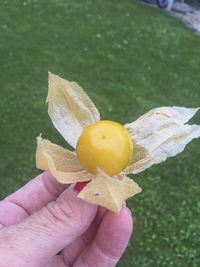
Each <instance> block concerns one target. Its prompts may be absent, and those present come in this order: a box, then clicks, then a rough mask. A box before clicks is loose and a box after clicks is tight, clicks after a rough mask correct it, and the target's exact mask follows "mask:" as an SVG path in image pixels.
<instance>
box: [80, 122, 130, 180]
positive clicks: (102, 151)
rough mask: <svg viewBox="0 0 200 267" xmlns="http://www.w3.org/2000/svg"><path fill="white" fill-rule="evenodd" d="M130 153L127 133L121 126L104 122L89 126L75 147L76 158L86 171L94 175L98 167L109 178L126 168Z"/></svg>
mask: <svg viewBox="0 0 200 267" xmlns="http://www.w3.org/2000/svg"><path fill="white" fill-rule="evenodd" d="M132 152H133V144H132V141H131V138H130V135H129V133H128V131H127V130H126V129H125V128H124V127H123V126H122V125H121V124H119V123H116V122H113V121H106V120H102V121H98V122H95V123H93V124H91V125H89V126H88V127H87V128H86V129H85V130H84V131H83V133H82V134H81V136H80V137H79V140H78V143H77V146H76V153H77V157H78V159H79V161H80V163H81V165H82V166H83V167H84V168H85V169H86V170H87V171H89V172H91V173H94V174H96V173H97V167H99V168H101V169H102V170H103V171H104V172H105V173H107V174H108V175H110V176H113V175H115V174H118V173H120V172H121V171H122V170H123V169H125V168H126V166H127V165H128V163H129V162H130V160H131V158H132Z"/></svg>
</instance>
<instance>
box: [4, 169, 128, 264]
mask: <svg viewBox="0 0 200 267" xmlns="http://www.w3.org/2000/svg"><path fill="white" fill-rule="evenodd" d="M77 194H78V192H77V191H75V190H74V188H73V186H72V185H71V186H68V185H63V184H59V183H58V182H57V181H56V180H55V179H54V178H53V176H52V175H51V174H50V173H49V172H44V173H42V174H41V175H39V176H37V177H36V178H35V179H33V180H31V181H30V182H29V183H28V184H26V185H25V186H23V187H22V188H21V189H19V190H18V191H16V192H15V193H13V194H12V195H10V196H8V197H7V198H5V199H4V200H2V201H1V202H0V266H4V267H7V266H9V267H10V266H12V267H25V266H26V267H27V266H29V267H40V266H41V267H44V266H45V267H54V266H55V267H58V266H59V267H66V266H74V267H90V266H96V267H100V266H101V267H102V266H104V267H112V266H115V265H116V263H117V262H118V260H119V259H120V257H121V256H122V254H123V252H124V250H125V248H126V246H127V244H128V240H129V238H130V236H131V233H132V225H133V224H132V216H131V212H130V210H129V209H128V208H127V207H125V205H124V206H123V207H122V208H121V211H120V213H119V214H115V213H113V212H111V211H108V210H106V209H105V208H102V207H98V206H96V205H92V204H89V203H87V202H85V201H83V200H81V199H79V198H77Z"/></svg>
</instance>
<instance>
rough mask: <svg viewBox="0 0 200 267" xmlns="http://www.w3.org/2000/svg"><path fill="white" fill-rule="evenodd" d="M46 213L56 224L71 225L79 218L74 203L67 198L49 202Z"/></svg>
mask: <svg viewBox="0 0 200 267" xmlns="http://www.w3.org/2000/svg"><path fill="white" fill-rule="evenodd" d="M45 212H46V215H45V217H46V218H47V219H48V221H49V222H50V223H53V224H54V225H56V226H57V225H65V226H66V225H69V224H70V223H72V222H74V221H75V220H76V219H77V213H76V211H75V209H74V207H73V205H72V204H71V203H70V201H68V200H67V199H60V200H59V199H58V200H56V201H54V202H51V203H49V204H47V206H46V207H45Z"/></svg>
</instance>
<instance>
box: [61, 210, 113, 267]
mask: <svg viewBox="0 0 200 267" xmlns="http://www.w3.org/2000/svg"><path fill="white" fill-rule="evenodd" d="M107 212H108V210H107V209H106V208H103V207H99V209H98V212H97V215H96V217H95V219H94V221H93V222H92V224H91V225H90V227H89V228H88V230H87V231H86V232H85V233H84V234H83V235H81V236H79V237H78V238H77V239H76V240H75V241H74V242H72V243H71V244H70V245H68V246H67V247H66V248H64V249H63V252H62V255H63V258H64V260H65V262H67V263H68V264H69V265H70V266H72V265H73V263H74V261H75V260H76V259H77V257H78V256H79V255H80V254H81V252H82V251H83V250H84V249H85V248H86V247H87V246H88V245H89V244H90V243H91V242H92V241H93V239H94V237H95V235H96V232H97V230H98V228H99V224H100V222H101V220H102V219H103V216H104V215H105V214H106V213H107Z"/></svg>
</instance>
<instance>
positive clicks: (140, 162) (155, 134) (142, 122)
mask: <svg viewBox="0 0 200 267" xmlns="http://www.w3.org/2000/svg"><path fill="white" fill-rule="evenodd" d="M198 110H199V108H196V109H194V108H184V107H161V108H156V109H153V110H150V111H149V112H148V113H146V114H144V115H143V116H141V117H140V118H139V119H138V120H136V121H135V122H132V123H129V124H126V125H124V127H125V128H126V129H127V130H128V132H129V134H130V136H131V139H132V141H133V147H134V148H133V151H134V152H133V158H132V160H131V162H130V164H129V166H128V167H127V168H126V169H125V170H124V171H123V173H124V174H129V173H134V174H135V173H139V172H141V171H143V170H145V169H147V168H149V167H151V166H152V165H153V164H158V163H160V162H162V161H165V160H166V159H167V158H168V157H173V156H175V155H176V154H178V153H180V152H182V151H183V150H184V148H185V146H186V144H188V143H189V142H190V141H191V140H192V139H194V138H198V137H199V136H200V126H199V125H195V124H194V125H188V124H184V123H186V122H187V121H188V120H189V119H190V118H192V117H193V116H194V115H195V113H196V112H197V111H198Z"/></svg>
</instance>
